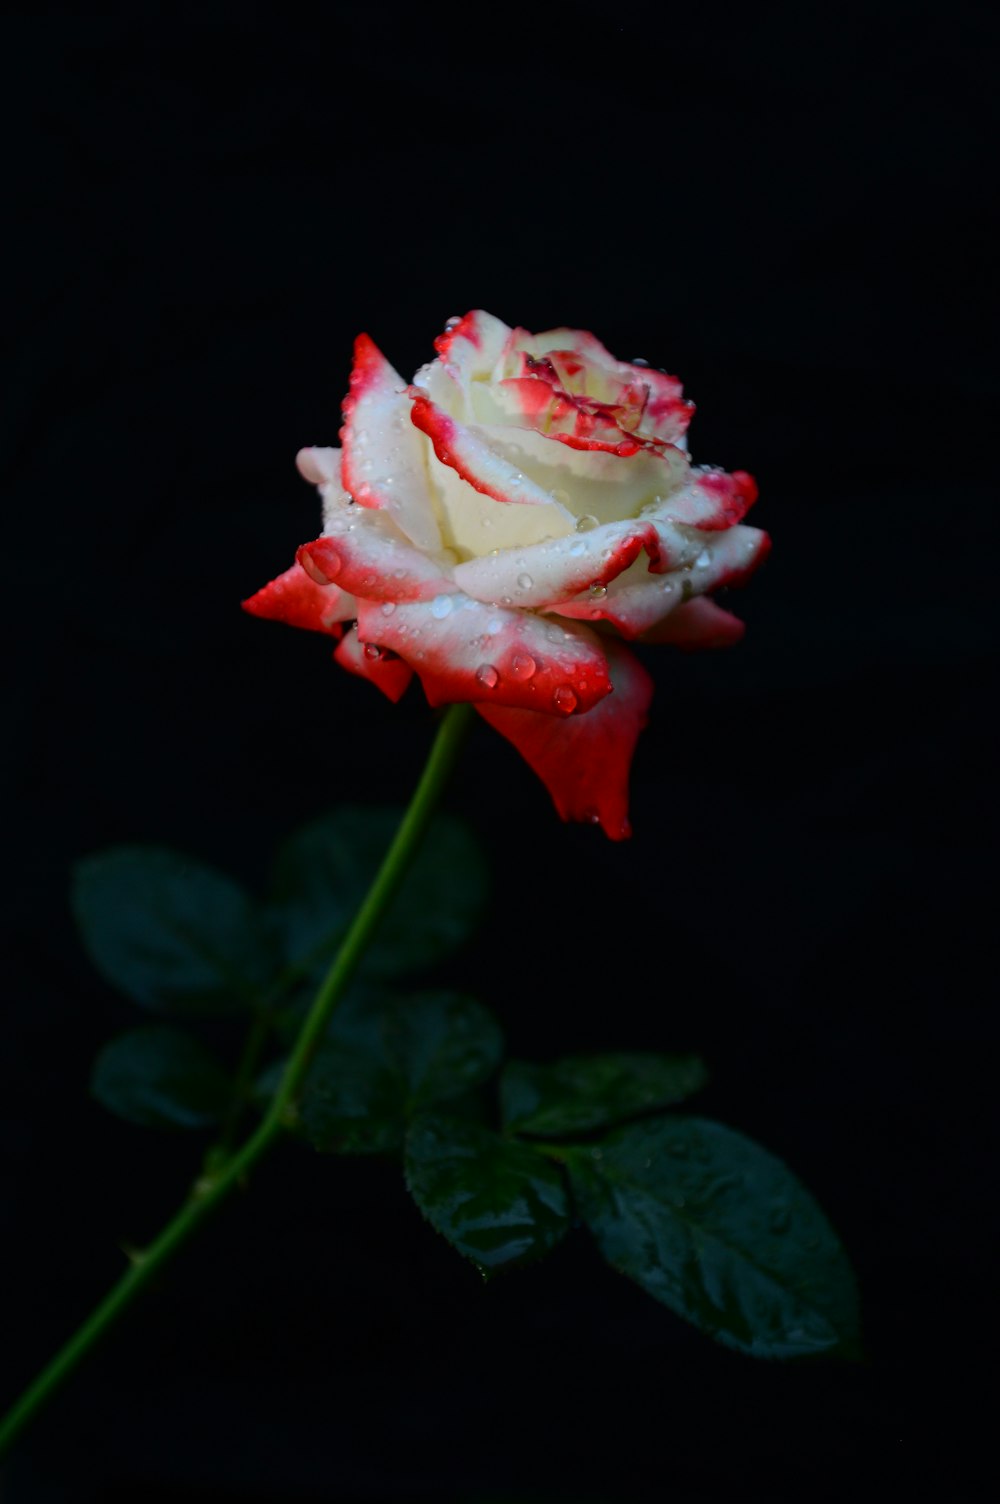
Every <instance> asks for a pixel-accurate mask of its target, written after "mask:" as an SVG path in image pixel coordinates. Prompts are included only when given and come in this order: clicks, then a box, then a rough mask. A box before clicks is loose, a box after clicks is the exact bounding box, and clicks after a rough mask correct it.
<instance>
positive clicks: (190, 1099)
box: [90, 1025, 232, 1128]
mask: <svg viewBox="0 0 1000 1504" xmlns="http://www.w3.org/2000/svg"><path fill="white" fill-rule="evenodd" d="M90 1091H91V1095H92V1096H93V1097H96V1099H97V1101H98V1102H100V1103H101V1105H102V1106H104V1107H107V1108H109V1109H110V1111H111V1112H114V1113H117V1114H118V1116H119V1117H120V1118H127V1119H128V1121H129V1122H130V1123H140V1124H141V1125H142V1126H143V1127H144V1128H205V1127H208V1126H209V1125H210V1124H212V1123H217V1122H218V1121H219V1120H220V1119H221V1118H222V1117H223V1115H224V1114H225V1112H226V1109H227V1108H228V1106H229V1101H230V1093H231V1091H232V1082H231V1081H230V1079H229V1077H228V1076H227V1074H226V1072H225V1071H224V1070H223V1069H222V1067H221V1066H220V1065H219V1064H218V1063H217V1062H216V1061H215V1060H214V1059H213V1058H212V1056H211V1055H210V1054H209V1053H208V1051H207V1050H206V1049H205V1048H204V1047H203V1046H202V1044H201V1043H200V1042H199V1041H198V1040H197V1039H194V1038H192V1036H191V1035H190V1034H184V1033H182V1032H181V1030H180V1029H168V1028H166V1027H159V1026H156V1025H153V1026H150V1027H148V1028H143V1029H133V1030H132V1031H131V1032H130V1033H128V1034H121V1035H119V1036H118V1038H117V1039H112V1040H111V1041H110V1042H109V1043H108V1044H106V1045H105V1046H104V1048H103V1049H102V1050H101V1052H100V1054H99V1055H98V1056H97V1059H96V1060H95V1062H94V1068H93V1071H92V1073H91V1078H90Z"/></svg>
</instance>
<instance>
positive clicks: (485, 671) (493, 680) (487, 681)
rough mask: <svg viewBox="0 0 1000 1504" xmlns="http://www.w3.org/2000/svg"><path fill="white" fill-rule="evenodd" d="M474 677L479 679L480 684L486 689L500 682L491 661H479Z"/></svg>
mask: <svg viewBox="0 0 1000 1504" xmlns="http://www.w3.org/2000/svg"><path fill="white" fill-rule="evenodd" d="M476 678H477V679H478V680H479V682H480V684H483V685H485V687H486V688H487V689H496V687H497V685H498V684H499V682H500V675H499V674H498V673H497V671H496V669H495V668H494V667H493V665H492V663H481V664H480V665H479V667H478V668H477V669H476Z"/></svg>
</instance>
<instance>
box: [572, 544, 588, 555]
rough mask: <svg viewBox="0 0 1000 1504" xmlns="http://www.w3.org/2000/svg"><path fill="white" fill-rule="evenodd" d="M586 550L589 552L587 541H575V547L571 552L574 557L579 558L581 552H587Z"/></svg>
mask: <svg viewBox="0 0 1000 1504" xmlns="http://www.w3.org/2000/svg"><path fill="white" fill-rule="evenodd" d="M586 552H587V545H586V543H582V542H581V543H574V544H573V547H572V548H571V549H570V553H571V554H572V556H573V558H574V559H578V558H579V557H580V555H581V554H585V553H586Z"/></svg>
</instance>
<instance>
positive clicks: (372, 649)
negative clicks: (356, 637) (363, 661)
mask: <svg viewBox="0 0 1000 1504" xmlns="http://www.w3.org/2000/svg"><path fill="white" fill-rule="evenodd" d="M381 656H382V649H381V648H380V647H379V645H378V643H377V642H366V643H365V657H366V658H372V659H375V658H381Z"/></svg>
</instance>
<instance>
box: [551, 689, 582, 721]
mask: <svg viewBox="0 0 1000 1504" xmlns="http://www.w3.org/2000/svg"><path fill="white" fill-rule="evenodd" d="M552 703H553V704H554V705H555V707H556V709H557V710H561V711H562V712H563V714H564V715H569V713H570V711H572V710H575V709H576V695H575V694H574V693H573V691H572V690H571V689H570V687H569V685H568V684H558V685H557V686H556V688H555V689H554V690H553V691H552Z"/></svg>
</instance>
